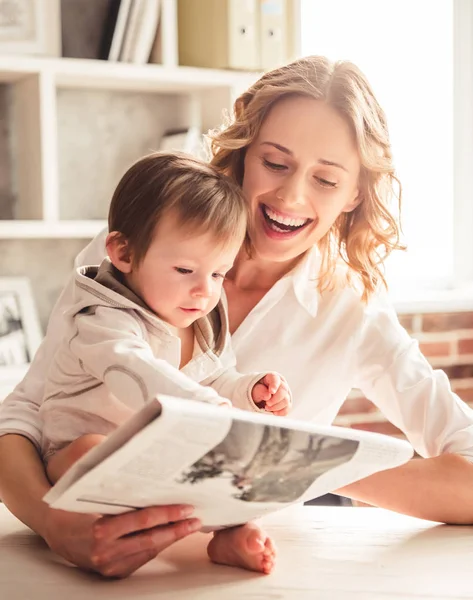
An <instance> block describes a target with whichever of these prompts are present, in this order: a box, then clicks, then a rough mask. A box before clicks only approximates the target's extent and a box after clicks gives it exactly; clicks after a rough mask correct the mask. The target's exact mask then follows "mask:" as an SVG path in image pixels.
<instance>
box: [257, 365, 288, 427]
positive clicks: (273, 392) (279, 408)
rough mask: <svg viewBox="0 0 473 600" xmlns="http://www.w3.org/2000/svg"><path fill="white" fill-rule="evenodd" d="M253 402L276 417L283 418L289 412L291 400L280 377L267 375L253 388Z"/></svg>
mask: <svg viewBox="0 0 473 600" xmlns="http://www.w3.org/2000/svg"><path fill="white" fill-rule="evenodd" d="M251 397H252V398H253V402H254V403H255V404H256V406H257V407H258V408H264V409H265V410H266V411H268V412H270V413H273V414H274V415H276V416H278V417H284V416H285V415H287V414H288V412H289V411H290V410H291V406H292V399H291V392H290V391H289V385H288V383H287V381H286V380H285V379H284V377H283V376H282V375H278V374H277V373H268V374H267V375H265V376H264V377H263V378H262V379H260V380H259V381H258V383H256V384H255V385H254V386H253V389H252V391H251Z"/></svg>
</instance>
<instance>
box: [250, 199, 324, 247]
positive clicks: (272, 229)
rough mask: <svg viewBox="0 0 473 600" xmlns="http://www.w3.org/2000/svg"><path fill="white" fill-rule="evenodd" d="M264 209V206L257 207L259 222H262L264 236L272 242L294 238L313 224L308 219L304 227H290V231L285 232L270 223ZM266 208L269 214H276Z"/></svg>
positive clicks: (311, 220) (272, 222)
mask: <svg viewBox="0 0 473 600" xmlns="http://www.w3.org/2000/svg"><path fill="white" fill-rule="evenodd" d="M265 207H266V205H265V204H260V205H259V213H260V217H261V221H262V226H263V230H264V232H265V234H266V235H267V236H268V237H269V238H271V239H273V240H287V239H291V238H293V237H296V236H297V235H298V234H299V233H300V232H301V231H303V230H304V229H306V227H307V226H308V225H309V224H310V223H312V222H313V219H308V220H307V222H306V223H305V224H304V225H301V226H298V227H297V226H296V227H291V229H288V230H287V231H283V230H282V229H281V228H280V227H279V226H278V225H276V224H275V223H274V221H272V220H271V219H270V218H269V216H268V215H267V213H266V211H265ZM268 208H269V210H270V211H271V212H273V213H276V211H275V210H274V209H272V208H271V207H268ZM294 220H295V219H294Z"/></svg>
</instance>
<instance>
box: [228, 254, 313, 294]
mask: <svg viewBox="0 0 473 600" xmlns="http://www.w3.org/2000/svg"><path fill="white" fill-rule="evenodd" d="M301 258H302V256H298V257H296V258H295V259H292V260H290V261H285V262H275V261H270V260H263V259H258V258H250V257H249V256H248V255H247V254H246V252H245V251H244V250H243V251H241V252H240V254H239V255H238V256H237V258H236V261H235V264H234V265H233V268H232V269H231V270H230V272H229V273H228V275H227V280H228V281H230V282H231V283H232V285H234V286H235V287H238V288H240V289H242V290H254V291H256V290H264V291H268V290H270V289H271V288H272V287H273V285H274V284H275V283H276V282H277V281H279V280H280V279H281V278H282V277H284V275H286V273H289V271H291V270H292V269H293V268H294V267H295V266H296V265H297V263H298V262H299V261H300V260H301Z"/></svg>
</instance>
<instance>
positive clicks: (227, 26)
mask: <svg viewBox="0 0 473 600" xmlns="http://www.w3.org/2000/svg"><path fill="white" fill-rule="evenodd" d="M258 20H259V2H258V0H199V1H198V2H196V1H195V0H178V43H179V64H181V65H188V66H195V67H208V68H214V69H235V70H245V71H252V70H258V69H260V58H259V28H258Z"/></svg>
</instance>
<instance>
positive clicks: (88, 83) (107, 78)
mask: <svg viewBox="0 0 473 600" xmlns="http://www.w3.org/2000/svg"><path fill="white" fill-rule="evenodd" d="M40 74H44V75H45V76H52V78H53V80H54V81H55V83H56V86H57V87H65V88H76V89H81V88H82V89H106V90H123V91H141V92H167V93H175V92H192V91H199V90H208V89H213V88H219V87H236V88H241V89H244V88H246V87H248V86H249V85H251V83H253V82H254V81H256V79H257V78H258V77H259V75H260V74H259V73H248V72H238V71H224V70H216V69H201V68H197V67H164V66H161V65H151V64H147V65H134V64H130V63H120V62H109V61H104V60H91V59H90V60H85V59H75V58H38V57H37V58H33V57H30V56H27V57H23V56H1V55H0V82H15V81H19V80H21V79H23V78H25V77H28V76H31V75H40Z"/></svg>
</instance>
